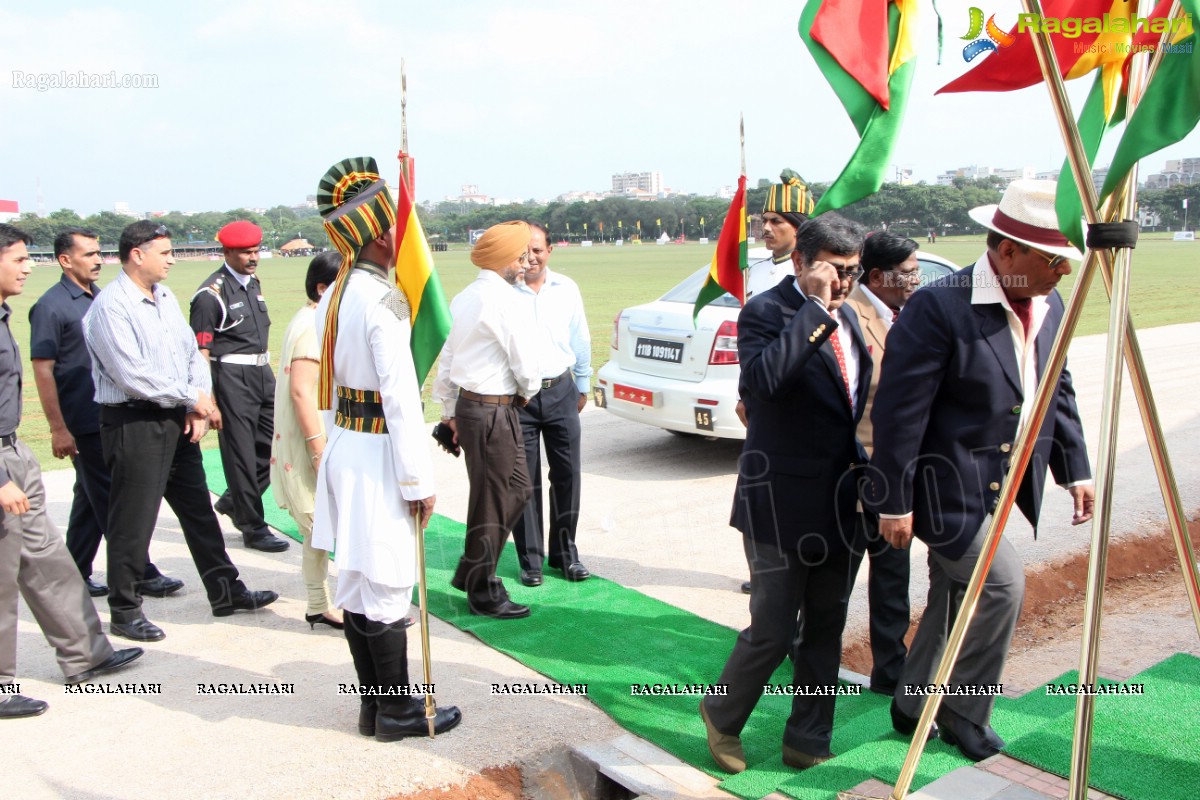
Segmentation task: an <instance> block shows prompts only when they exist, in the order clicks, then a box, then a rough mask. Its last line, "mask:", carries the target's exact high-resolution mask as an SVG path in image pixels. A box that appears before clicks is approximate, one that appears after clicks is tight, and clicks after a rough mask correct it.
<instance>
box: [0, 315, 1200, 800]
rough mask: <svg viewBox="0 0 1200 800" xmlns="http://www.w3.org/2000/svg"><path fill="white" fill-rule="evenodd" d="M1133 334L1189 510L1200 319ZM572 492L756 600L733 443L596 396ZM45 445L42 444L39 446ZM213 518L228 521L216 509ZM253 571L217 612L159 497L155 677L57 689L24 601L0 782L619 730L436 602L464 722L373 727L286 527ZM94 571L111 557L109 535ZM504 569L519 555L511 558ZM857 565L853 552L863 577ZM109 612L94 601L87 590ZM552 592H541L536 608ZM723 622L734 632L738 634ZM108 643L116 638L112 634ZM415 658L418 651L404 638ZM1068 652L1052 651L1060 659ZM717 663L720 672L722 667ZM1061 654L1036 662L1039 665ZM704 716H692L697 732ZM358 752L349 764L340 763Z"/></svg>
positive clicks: (1142, 453)
mask: <svg viewBox="0 0 1200 800" xmlns="http://www.w3.org/2000/svg"><path fill="white" fill-rule="evenodd" d="M1141 339H1142V345H1143V348H1144V350H1145V354H1146V359H1147V362H1148V364H1149V369H1150V374H1151V379H1152V381H1153V382H1154V388H1155V391H1156V393H1157V400H1158V406H1159V409H1160V412H1161V413H1162V415H1163V421H1164V425H1165V427H1166V430H1167V434H1168V447H1169V448H1170V450H1171V453H1172V454H1173V456H1174V465H1175V469H1176V471H1177V475H1178V478H1179V483H1180V488H1181V490H1182V492H1183V497H1184V504H1185V507H1186V508H1187V509H1188V510H1189V513H1192V512H1194V510H1195V509H1196V508H1197V507H1198V506H1200V460H1197V459H1196V458H1195V453H1197V452H1200V402H1198V401H1197V396H1198V393H1200V365H1198V364H1197V363H1196V361H1195V360H1194V359H1191V358H1190V357H1189V358H1184V357H1182V356H1181V354H1191V353H1195V352H1197V350H1200V324H1190V325H1180V326H1172V327H1169V328H1157V329H1153V330H1149V331H1146V332H1143V333H1142V335H1141ZM1103 346H1104V338H1103V337H1088V338H1086V339H1081V340H1079V341H1078V342H1076V343H1075V344H1074V345H1073V346H1072V351H1071V356H1072V360H1071V368H1072V371H1073V373H1074V376H1075V382H1076V387H1077V390H1078V393H1079V395H1080V401H1081V407H1082V409H1083V414H1084V422H1085V426H1086V433H1087V436H1088V440H1089V442H1090V443H1091V444H1092V445H1093V452H1094V444H1095V442H1096V439H1097V436H1098V428H1099V423H1098V419H1099V409H1100V392H1099V390H1098V388H1097V387H1098V385H1099V381H1100V376H1101V371H1102V366H1103ZM583 421H584V425H583V427H584V439H585V453H584V468H585V473H586V475H585V482H584V506H583V510H582V520H581V525H580V533H579V543H580V549H581V551H582V553H583V554H584V561H585V563H586V564H587V565H588V566H589V568H591V570H592V571H593V572H595V573H597V574H600V575H603V576H605V577H606V578H609V579H611V580H614V581H617V582H618V583H621V584H623V585H625V586H628V587H630V588H633V589H637V590H638V591H642V592H644V593H646V594H648V595H651V596H654V597H657V598H659V599H661V600H664V601H666V602H668V603H671V604H673V605H676V606H679V607H681V608H684V609H687V610H689V611H692V612H694V613H696V614H699V615H701V616H704V617H706V618H708V619H711V620H714V621H716V622H719V623H721V624H724V625H727V626H729V627H730V628H741V627H743V626H744V625H745V624H746V622H747V621H748V614H747V605H746V598H745V597H744V596H743V595H741V594H739V593H738V586H739V584H740V582H741V581H742V580H744V579H745V578H746V577H747V572H746V564H745V559H744V556H743V555H742V551H741V544H740V538H739V535H738V534H737V532H736V531H734V530H732V529H731V528H729V527H728V525H727V520H728V516H729V507H730V498H731V497H732V490H733V484H734V475H735V469H736V462H737V456H738V452H739V449H740V443H733V442H705V441H701V440H693V439H680V438H678V437H674V436H671V435H669V434H667V433H665V432H663V431H659V430H656V429H653V428H648V427H645V426H641V425H637V424H635V423H630V422H625V421H622V420H618V419H616V418H614V417H612V416H611V415H609V414H607V413H605V412H603V411H599V410H597V409H595V408H592V407H589V408H588V410H587V411H586V412H585V414H584V417H583ZM1120 449H1121V455H1120V459H1119V465H1118V471H1119V483H1118V486H1117V491H1116V503H1117V506H1116V513H1115V515H1114V535H1116V536H1118V537H1125V536H1138V535H1142V534H1143V533H1145V532H1146V531H1149V530H1151V529H1157V528H1159V527H1161V524H1162V521H1163V519H1164V515H1163V513H1162V510H1161V500H1160V498H1159V496H1158V489H1157V484H1156V482H1155V479H1154V474H1153V471H1152V470H1151V469H1150V468H1149V466H1148V465H1149V458H1148V456H1147V454H1146V448H1145V445H1144V442H1143V437H1142V430H1141V425H1140V422H1139V420H1138V416H1137V410H1136V407H1135V406H1134V403H1133V400H1132V397H1131V396H1130V394H1129V392H1128V391H1126V399H1125V401H1124V403H1123V408H1122V427H1121V448H1120ZM435 461H436V464H437V469H438V472H439V482H438V511H439V512H440V513H442V514H445V515H447V516H450V517H453V518H455V519H463V517H464V516H465V508H466V496H467V483H466V476H465V470H464V467H463V465H462V463H461V462H460V461H457V460H455V459H453V458H451V457H450V456H448V455H445V454H443V453H441V452H440V451H439V452H438V453H437V454H436V456H435ZM46 466H47V467H51V466H55V465H46ZM71 482H72V473H71V472H69V471H54V472H48V473H46V484H47V488H48V492H49V496H50V498H51V513H52V515H53V517H54V518H55V520H56V521H57V522H58V523H59V524H60V525H65V522H66V515H67V510H68V506H69V500H70V489H71ZM1069 519H1070V503H1069V498H1068V496H1067V495H1066V493H1065V492H1062V491H1060V490H1054V489H1052V490H1049V494H1048V496H1047V503H1046V506H1045V509H1044V512H1043V520H1044V524H1043V526H1042V529H1041V533H1040V535H1039V537H1038V540H1037V541H1036V542H1034V541H1033V540H1032V537H1031V536H1030V535H1029V534H1028V530H1027V528H1026V527H1024V526H1016V525H1014V526H1013V528H1012V530H1011V531H1010V533H1011V535H1012V536H1013V538H1014V541H1016V542H1017V544H1018V547H1019V549H1020V550H1021V552H1022V554H1023V555H1024V557H1025V558H1026V561H1027V562H1028V563H1030V564H1037V563H1043V562H1046V561H1048V560H1051V559H1054V558H1056V557H1059V556H1062V555H1064V554H1069V553H1071V552H1082V551H1085V550H1086V548H1087V535H1088V531H1087V529H1086V527H1085V528H1083V529H1072V528H1071V527H1070V526H1069V524H1068V523H1069ZM226 530H227V531H230V532H232V531H233V528H232V526H231V525H229V524H228V522H227V521H226ZM226 541H227V543H228V546H229V549H230V553H231V556H232V557H233V560H234V562H235V563H236V564H237V565H238V567H239V568H240V569H241V570H242V574H243V577H244V578H245V580H246V583H247V584H248V585H249V586H250V587H251V588H254V589H274V590H276V591H278V592H280V594H281V595H282V598H281V599H280V601H279V602H277V603H276V604H275V605H273V606H271V607H270V608H268V609H266V610H264V611H261V612H259V613H257V614H238V615H235V616H234V617H230V618H226V619H224V620H220V621H218V620H214V619H213V618H212V617H211V616H210V614H209V608H208V604H207V602H206V600H205V597H204V593H203V590H202V588H201V586H200V582H199V578H198V577H197V575H196V572H195V568H194V566H193V565H192V563H191V560H190V558H189V556H188V554H187V550H186V548H185V547H184V545H183V542H182V535H181V533H180V531H179V528H178V524H177V522H176V521H175V519H174V518H173V517H171V516H169V515H168V514H164V515H163V516H162V517H161V518H160V520H159V529H158V532H157V533H156V535H155V538H154V543H153V545H152V555H153V558H154V560H155V562H156V563H157V564H158V565H159V566H160V567H162V569H163V570H164V571H165V572H167V573H168V574H171V575H173V576H176V577H179V578H181V579H183V580H184V581H185V582H186V583H187V588H186V589H185V590H184V591H183V592H182V593H181V594H180V595H178V596H175V597H172V598H167V599H164V600H156V599H147V600H146V612H147V615H148V616H149V618H150V619H151V620H152V621H154V622H155V623H157V624H159V625H160V626H162V627H163V629H164V630H165V631H166V633H167V638H166V639H165V640H164V641H162V642H157V643H151V644H148V645H146V646H145V647H146V650H147V654H146V656H145V657H144V658H142V659H141V660H140V661H139V662H137V664H135V665H134V666H133V667H131V668H130V669H128V670H126V671H125V672H123V673H118V674H117V675H113V676H110V678H109V679H108V680H103V681H102V682H101V684H103V685H109V686H113V687H116V686H120V685H122V684H126V683H136V684H155V685H159V686H160V687H161V693H157V694H137V695H127V694H71V695H67V694H65V693H64V688H63V686H62V683H61V676H60V674H59V672H58V669H57V667H56V665H55V663H54V659H53V656H52V653H51V651H50V649H49V648H48V647H47V646H46V644H45V642H44V641H43V640H42V637H41V634H40V631H39V630H38V628H37V626H36V624H34V622H33V621H32V619H31V618H30V616H29V614H28V611H27V610H26V609H24V608H22V616H21V624H20V632H19V638H20V642H19V677H18V682H19V683H20V685H21V691H22V692H23V693H25V694H27V695H30V696H33V697H37V698H41V699H44V700H47V701H49V702H50V705H51V707H50V710H49V712H48V713H47V714H45V715H44V716H42V717H38V718H35V719H30V720H21V721H15V722H7V723H5V725H4V731H3V734H4V737H5V742H6V747H5V749H6V752H7V754H8V758H7V759H6V775H5V780H4V782H3V789H2V790H0V795H3V796H6V797H19V798H58V797H70V798H86V799H87V800H107V798H129V799H130V800H141V799H142V798H146V800H150V798H161V797H205V798H225V797H229V798H235V797H236V798H246V797H252V798H297V797H317V796H320V797H327V798H337V799H339V800H340V799H342V798H345V799H346V800H349V799H350V798H364V799H367V798H369V799H371V800H378V798H384V797H387V796H390V795H394V794H400V793H406V792H411V791H414V790H418V789H421V788H426V787H431V786H438V785H445V784H448V783H456V782H461V781H463V780H464V779H465V778H466V777H467V776H469V775H471V774H473V773H476V772H478V771H479V770H481V769H483V768H485V767H488V766H493V765H500V764H509V763H514V762H521V761H527V760H530V759H532V758H534V757H536V756H538V755H539V754H542V753H543V752H544V751H547V750H551V749H553V748H560V747H564V746H582V745H587V744H599V743H603V742H608V741H611V740H613V739H615V738H617V737H619V736H620V735H621V734H622V730H621V729H620V728H618V727H617V726H616V725H615V724H614V723H613V722H612V721H611V720H610V719H609V718H608V717H607V716H606V715H605V714H603V713H602V712H600V711H599V710H597V709H596V708H595V707H593V706H592V705H591V704H590V703H589V702H588V701H587V700H585V699H577V698H572V697H569V696H541V697H538V698H530V697H519V696H518V697H512V696H508V697H499V696H492V695H491V693H490V684H491V683H493V682H516V681H521V682H539V681H543V680H544V679H543V678H540V677H539V676H538V675H536V674H535V673H533V672H532V671H530V670H528V669H526V668H525V667H523V666H522V665H521V664H519V663H518V662H516V661H514V660H512V659H510V658H508V657H506V656H502V655H500V654H498V653H496V652H495V651H493V650H491V649H489V648H488V647H486V646H484V645H482V644H480V643H479V642H478V641H477V640H475V639H474V638H473V637H470V636H468V635H466V634H463V633H461V632H459V631H457V630H456V629H453V628H451V627H449V626H448V625H445V624H443V623H442V622H440V621H437V620H434V621H433V623H432V625H431V633H432V637H433V652H434V660H435V670H434V676H435V680H436V683H437V698H438V702H439V703H440V704H457V705H459V706H460V707H461V708H462V709H463V714H464V722H463V724H462V725H461V726H460V727H459V728H458V729H457V730H455V731H453V732H451V733H449V734H447V735H445V736H444V737H439V738H438V739H437V740H436V741H433V742H430V741H428V740H405V741H404V742H401V743H396V744H378V743H376V742H374V741H373V740H370V739H365V738H362V737H360V736H358V735H357V733H356V732H355V714H356V709H357V700H356V699H355V698H352V697H346V696H339V695H338V691H337V687H338V684H339V683H347V682H351V681H352V680H353V677H354V673H353V668H352V667H351V665H350V660H349V654H348V651H347V649H346V645H345V643H344V641H343V640H342V637H341V635H340V633H338V632H335V631H331V630H329V629H322V630H317V631H315V632H314V631H310V630H309V629H308V626H307V625H306V624H305V623H304V622H303V615H304V600H303V598H304V590H303V587H302V585H301V582H300V551H299V548H298V546H293V547H292V549H291V550H289V551H288V552H286V553H283V554H279V555H266V554H262V553H257V552H252V551H248V550H245V549H244V548H243V547H242V545H241V540H240V536H237V535H228V536H227V539H226ZM913 561H914V569H913V576H914V580H913V586H912V594H913V600H914V608H917V609H919V608H920V607H921V606H922V605H923V598H924V594H925V591H926V585H925V570H924V567H923V564H924V555H923V553H922V552H921V551H920V550H918V551H917V552H915V553H914V554H913ZM96 571H97V574H98V576H99V577H101V578H102V577H103V573H104V563H103V553H102V554H101V556H100V557H99V559H98V560H97V564H96ZM503 577H505V578H506V579H507V580H510V581H515V580H516V579H515V576H503ZM862 578H865V570H864V573H863V575H862V576H860V579H862ZM98 608H99V610H100V612H101V616H102V617H103V618H104V619H105V620H107V607H106V604H105V603H104V602H103V601H101V602H100V604H99V605H98ZM539 613H552V612H550V611H548V610H539V609H538V608H537V607H536V604H535V606H534V615H535V617H536V615H537V614H539ZM865 630H866V600H865V588H864V589H862V590H861V591H858V592H856V594H855V599H854V602H853V605H852V608H851V617H850V622H849V628H848V633H850V634H851V635H853V634H855V633H862V632H863V631H865ZM731 636H732V634H731ZM114 644H115V645H116V646H118V647H120V646H125V645H124V644H123V640H117V639H114ZM410 665H411V668H412V669H413V670H414V672H413V675H414V680H416V676H417V675H419V669H420V656H419V649H418V647H417V646H416V645H415V637H414V646H413V647H411V648H410ZM1074 666H1075V664H1063V665H1061V669H1059V670H1058V671H1057V672H1056V673H1055V674H1058V672H1062V671H1065V670H1067V669H1071V668H1073V667H1074ZM713 677H714V679H715V678H716V676H713ZM1051 677H1053V675H1045V676H1030V677H1029V678H1028V680H1029V683H1028V684H1027V685H1032V684H1033V683H1035V682H1036V681H1039V680H1047V679H1049V678H1051ZM210 683H269V684H279V685H284V684H294V694H289V695H253V696H231V695H201V694H198V693H197V685H198V684H210ZM700 732H701V731H700V728H699V723H697V734H698V735H699V734H700ZM351 764H353V765H354V767H353V769H351V767H350V765H351Z"/></svg>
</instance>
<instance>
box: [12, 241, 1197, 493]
mask: <svg viewBox="0 0 1200 800" xmlns="http://www.w3.org/2000/svg"><path fill="white" fill-rule="evenodd" d="M924 246H925V247H929V248H930V249H931V250H932V252H935V253H937V254H938V255H941V256H944V257H946V258H949V259H950V260H951V261H954V262H955V263H958V264H963V265H965V264H968V263H971V262H973V261H974V260H975V259H976V258H978V256H979V255H980V254H981V253H982V252H983V238H982V237H978V238H965V237H956V238H954V239H949V240H948V239H943V240H940V241H939V242H938V243H937V244H936V245H932V246H930V245H924ZM711 257H712V245H699V244H686V245H667V246H661V247H660V246H655V245H651V244H646V245H627V246H625V247H623V248H616V247H593V248H580V247H570V248H567V247H560V248H557V249H555V251H554V255H553V259H552V261H551V264H550V266H551V269H554V270H557V271H560V272H562V273H564V274H566V275H569V276H571V277H572V278H573V279H575V281H576V282H577V283H578V284H579V287H580V290H581V291H582V293H583V299H584V304H585V306H586V308H587V315H588V323H589V325H590V327H591V333H592V365H593V367H594V368H597V369H598V368H599V367H600V366H601V365H603V364H604V363H605V362H606V361H608V344H609V339H610V337H611V334H612V322H613V318H614V317H615V316H616V315H617V313H619V312H620V311H621V309H623V308H626V307H627V306H631V305H637V304H639V303H644V302H647V301H649V300H652V299H655V298H657V297H658V296H659V295H661V294H662V293H663V292H665V291H666V290H667V289H669V288H671V287H672V286H674V285H675V284H676V283H678V282H679V281H681V280H682V279H683V278H684V277H686V276H687V275H688V274H690V273H691V272H694V271H695V270H696V269H698V268H699V267H701V266H703V265H704V264H705V263H707V261H708V260H709V259H710V258H711ZM218 266H220V262H211V261H180V262H178V263H176V265H175V266H174V267H173V268H172V270H171V274H170V277H169V278H168V279H167V285H168V286H169V287H170V288H171V289H172V291H174V293H175V294H176V296H177V297H178V298H179V299H180V301H181V304H182V305H183V306H184V314H185V315H186V314H187V303H188V300H189V298H190V297H191V295H192V292H194V291H195V290H196V288H197V287H198V286H199V285H200V283H201V281H202V280H203V279H204V278H205V277H207V276H208V275H209V274H210V273H211V272H213V271H214V270H215V269H216V268H217V267H218ZM307 266H308V259H300V258H296V259H288V258H272V259H265V260H263V261H262V262H260V264H259V276H260V278H261V281H262V284H263V294H264V295H265V296H266V298H267V305H268V307H269V308H270V311H271V318H272V320H273V322H274V324H273V325H272V326H271V352H272V354H273V355H274V356H275V357H276V358H278V353H279V348H280V345H281V344H282V340H283V332H284V329H285V328H286V327H287V323H288V321H289V320H290V319H291V317H292V315H293V314H294V313H295V311H296V309H298V308H300V306H302V305H303V304H304V299H305V298H304V272H305V269H306V268H307ZM104 269H105V272H104V275H103V276H102V278H101V280H100V283H101V285H104V284H106V283H107V282H108V281H109V280H111V279H112V276H113V275H114V274H115V271H116V270H117V269H119V267H118V266H117V265H109V266H106V267H105V268H104ZM437 269H438V273H439V274H440V275H441V278H442V284H443V286H444V287H445V291H446V296H447V298H452V297H454V295H455V294H457V293H458V292H459V291H460V290H461V289H462V288H463V287H464V286H466V285H467V284H468V283H469V282H470V281H472V280H474V278H475V274H476V268H475V267H474V266H472V264H471V262H470V259H469V257H468V252H467V251H465V250H458V251H450V252H447V253H438V254H437ZM1198 274H1200V246H1197V245H1196V244H1194V243H1187V242H1172V241H1168V240H1164V239H1143V240H1142V241H1141V243H1140V244H1139V246H1138V249H1137V250H1136V251H1135V256H1134V265H1133V283H1132V290H1131V300H1130V303H1131V308H1132V311H1133V318H1134V322H1135V323H1136V324H1137V325H1138V326H1139V327H1154V326H1158V325H1169V324H1173V323H1178V322H1196V321H1200V306H1197V304H1196V303H1195V301H1194V294H1193V290H1191V287H1192V286H1194V283H1195V279H1196V277H1197V275H1198ZM60 275H61V272H60V270H59V269H58V267H57V266H54V265H48V264H41V265H38V266H36V267H35V268H34V271H33V274H32V275H30V276H29V280H28V281H27V282H26V284H25V292H24V294H22V295H20V296H18V297H14V298H12V299H11V300H10V301H9V305H10V307H11V308H12V310H13V316H12V323H13V324H12V330H13V335H14V336H15V338H16V339H17V341H18V342H19V343H20V344H21V346H22V354H23V356H24V357H25V362H26V363H25V382H24V399H25V409H24V411H25V413H24V418H23V420H22V423H21V428H20V435H21V437H22V438H23V439H24V440H25V441H26V442H27V443H28V444H29V446H30V447H31V448H32V449H33V451H34V453H36V454H37V457H38V459H39V460H40V461H41V463H42V465H43V467H44V468H46V469H54V468H56V467H58V466H65V464H60V463H59V462H57V461H56V460H55V459H54V458H53V456H52V455H51V454H50V432H49V429H48V427H47V426H46V422H45V419H44V417H43V416H42V408H41V404H40V403H39V402H38V398H37V389H36V387H35V386H34V382H33V371H32V368H31V367H30V366H29V363H28V344H29V307H30V306H31V305H33V303H34V301H36V300H37V298H38V297H40V296H41V295H42V293H43V292H44V291H46V289H47V288H49V287H50V286H51V285H52V284H53V283H55V282H56V281H58V279H59V276H60ZM1074 277H1075V276H1074V275H1071V276H1069V277H1068V278H1066V279H1065V280H1064V281H1063V284H1062V286H1061V287H1060V288H1061V291H1062V292H1063V295H1064V297H1065V296H1066V295H1067V294H1068V292H1069V291H1070V288H1071V284H1073V282H1074ZM1181 287H1188V289H1187V290H1181ZM1107 328H1108V302H1107V298H1106V296H1105V293H1104V288H1103V284H1102V282H1101V281H1100V279H1099V277H1098V276H1097V278H1096V280H1095V281H1094V282H1093V286H1092V290H1091V293H1090V295H1089V297H1088V303H1087V305H1086V307H1085V310H1084V313H1083V317H1082V319H1081V321H1080V329H1079V333H1080V334H1081V335H1086V334H1093V333H1101V332H1103V331H1105V330H1107ZM276 369H278V364H276ZM431 380H432V379H431ZM426 394H428V391H426ZM437 411H438V409H437V408H435V407H434V406H433V404H427V406H426V414H427V416H429V417H430V418H431V419H432V418H433V417H434V416H436V413H437ZM216 441H217V440H216V436H212V435H210V436H207V437H205V440H204V444H205V446H207V447H215V446H216Z"/></svg>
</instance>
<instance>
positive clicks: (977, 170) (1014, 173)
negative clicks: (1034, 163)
mask: <svg viewBox="0 0 1200 800" xmlns="http://www.w3.org/2000/svg"><path fill="white" fill-rule="evenodd" d="M1035 174H1036V172H1035V170H1034V169H1033V167H1015V168H1013V169H999V168H996V167H980V166H976V165H974V164H972V165H971V166H969V167H959V168H958V169H952V170H947V171H946V172H943V173H942V174H941V175H938V176H937V185H938V186H951V185H953V184H954V180H955V178H968V179H971V180H979V179H981V178H991V177H996V178H999V179H1001V180H1002V181H1004V185H1005V186H1007V185H1008V184H1010V183H1012V182H1013V181H1016V180H1028V179H1030V178H1032V177H1034V175H1035Z"/></svg>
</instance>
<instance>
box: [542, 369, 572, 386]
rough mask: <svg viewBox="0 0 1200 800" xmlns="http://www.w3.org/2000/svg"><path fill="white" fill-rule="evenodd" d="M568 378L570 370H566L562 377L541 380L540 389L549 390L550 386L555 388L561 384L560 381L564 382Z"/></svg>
mask: <svg viewBox="0 0 1200 800" xmlns="http://www.w3.org/2000/svg"><path fill="white" fill-rule="evenodd" d="M569 377H571V370H567V371H566V372H564V373H563V374H562V375H559V376H558V377H557V378H545V379H543V380H542V388H543V389H549V388H550V387H552V386H557V385H558V384H559V383H561V382H562V381H565V380H566V379H567V378H569Z"/></svg>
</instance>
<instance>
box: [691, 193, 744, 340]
mask: <svg viewBox="0 0 1200 800" xmlns="http://www.w3.org/2000/svg"><path fill="white" fill-rule="evenodd" d="M745 269H746V176H745V175H742V176H740V177H739V178H738V184H737V191H736V192H734V194H733V201H732V202H731V203H730V204H729V212H728V213H726V214H725V222H724V223H723V224H722V225H721V235H720V236H719V237H717V251H716V252H715V253H713V257H712V263H711V264H710V265H709V267H708V277H707V278H706V279H705V281H704V286H702V287H700V294H699V295H697V296H696V307H695V308H694V309H692V325H693V326H694V325H695V324H696V316H697V315H698V314H699V313H700V309H701V308H703V307H704V306H706V305H708V304H709V303H711V302H712V301H713V300H716V299H717V298H718V297H720V296H721V295H723V294H725V293H726V292H728V293H729V294H731V295H733V296H734V297H736V298H737V300H738V303H740V304H742V305H745V304H746V289H745V283H744V275H745V271H744V270H745Z"/></svg>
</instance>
